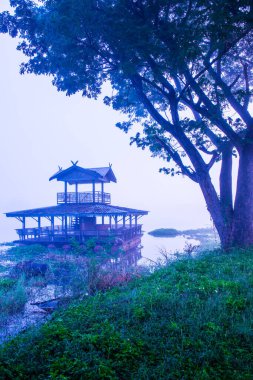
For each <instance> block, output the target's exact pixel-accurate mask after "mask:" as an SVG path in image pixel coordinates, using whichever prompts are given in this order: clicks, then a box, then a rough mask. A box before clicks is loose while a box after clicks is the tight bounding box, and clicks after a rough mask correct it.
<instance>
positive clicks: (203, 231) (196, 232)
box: [148, 228, 215, 238]
mask: <svg viewBox="0 0 253 380" xmlns="http://www.w3.org/2000/svg"><path fill="white" fill-rule="evenodd" d="M148 234H149V235H151V236H154V237H166V238H174V237H176V236H182V235H190V236H191V237H200V236H203V235H205V236H206V235H214V234H215V230H214V229H213V228H196V229H189V230H182V231H180V230H176V229H175V228H157V229H155V230H153V231H150V232H148Z"/></svg>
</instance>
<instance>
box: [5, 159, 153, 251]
mask: <svg viewBox="0 0 253 380" xmlns="http://www.w3.org/2000/svg"><path fill="white" fill-rule="evenodd" d="M54 179H56V180H57V181H61V182H63V183H64V191H63V192H60V193H57V205H56V206H51V207H43V208H35V209H31V210H23V211H14V212H8V213H6V216H7V217H12V218H16V219H18V220H19V221H20V222H21V223H22V228H20V229H17V230H16V231H17V233H18V236H19V240H18V241H17V242H20V243H23V244H34V243H39V244H45V245H49V244H54V245H59V246H61V245H64V244H69V243H70V242H71V241H72V240H73V239H75V240H76V241H78V242H79V243H85V241H87V239H90V238H94V239H96V242H97V243H98V244H103V243H106V242H107V241H108V239H110V240H112V239H113V240H114V241H115V243H116V244H118V245H121V246H122V247H123V249H125V250H127V249H131V248H134V247H136V246H137V245H138V244H139V243H140V241H141V236H142V225H141V224H139V219H140V218H141V217H142V216H143V215H147V213H148V212H147V211H143V210H136V209H132V208H126V207H119V206H112V205H111V194H109V193H106V192H105V191H104V187H105V184H106V183H109V182H117V180H116V177H115V175H114V173H113V171H112V168H111V165H110V166H109V167H102V168H90V169H85V168H82V167H80V166H78V165H77V162H75V163H73V162H72V166H70V167H69V168H67V169H65V170H62V168H59V171H58V172H57V173H56V174H54V175H53V176H52V177H51V178H50V179H49V181H51V180H54ZM69 185H74V191H73V192H69V191H68V186H69ZM81 186H89V187H90V189H89V191H80V190H81V189H80V188H81ZM98 187H99V190H98V189H97V188H98ZM28 218H29V219H33V220H34V221H36V224H37V225H36V226H35V227H33V228H30V227H27V219H28ZM45 220H46V221H47V225H46V226H44V225H43V222H44V221H45ZM57 221H59V223H57ZM48 222H49V223H48Z"/></svg>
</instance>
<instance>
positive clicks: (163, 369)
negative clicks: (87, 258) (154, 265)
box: [0, 251, 253, 380]
mask: <svg viewBox="0 0 253 380" xmlns="http://www.w3.org/2000/svg"><path fill="white" fill-rule="evenodd" d="M252 328H253V251H235V252H233V253H230V254H222V253H221V252H218V251H217V252H214V253H206V254H205V255H202V256H201V257H199V258H197V259H184V260H180V261H178V262H174V263H172V264H170V265H169V266H167V267H164V268H161V269H159V270H157V271H155V272H154V273H153V274H152V275H150V276H146V277H142V278H139V279H136V280H133V281H131V282H130V283H128V284H127V285H123V286H121V287H118V288H114V289H112V290H111V291H107V292H104V293H97V294H96V295H95V296H93V297H88V298H86V299H85V300H83V301H79V302H76V303H73V304H72V305H71V306H70V307H69V308H68V309H67V310H65V311H61V312H57V313H55V315H54V317H53V319H52V320H51V321H49V322H47V323H46V324H45V325H44V326H42V327H41V328H37V329H34V328H33V329H30V330H29V331H27V332H26V333H23V334H20V335H19V336H18V337H17V338H15V339H13V340H12V341H10V342H8V343H7V344H5V345H4V346H3V347H2V349H1V350H0V374H1V375H0V378H1V379H22V380H23V379H78V380H79V379H85V380H86V379H115V380H116V379H120V380H121V379H123V380H124V379H138V380H139V379H143V380H144V379H194V380H195V379H197V380H198V379H200V380H206V379H215V380H218V379H226V380H227V379H228V380H229V379H237V380H240V379H241V380H242V379H243V380H245V379H252V378H253V329H252Z"/></svg>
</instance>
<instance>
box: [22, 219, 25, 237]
mask: <svg viewBox="0 0 253 380" xmlns="http://www.w3.org/2000/svg"><path fill="white" fill-rule="evenodd" d="M22 230H23V234H22V240H25V216H23V218H22Z"/></svg>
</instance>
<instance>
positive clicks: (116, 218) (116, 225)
mask: <svg viewBox="0 0 253 380" xmlns="http://www.w3.org/2000/svg"><path fill="white" fill-rule="evenodd" d="M117 228H118V217H117V216H115V230H116V229H117Z"/></svg>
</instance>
